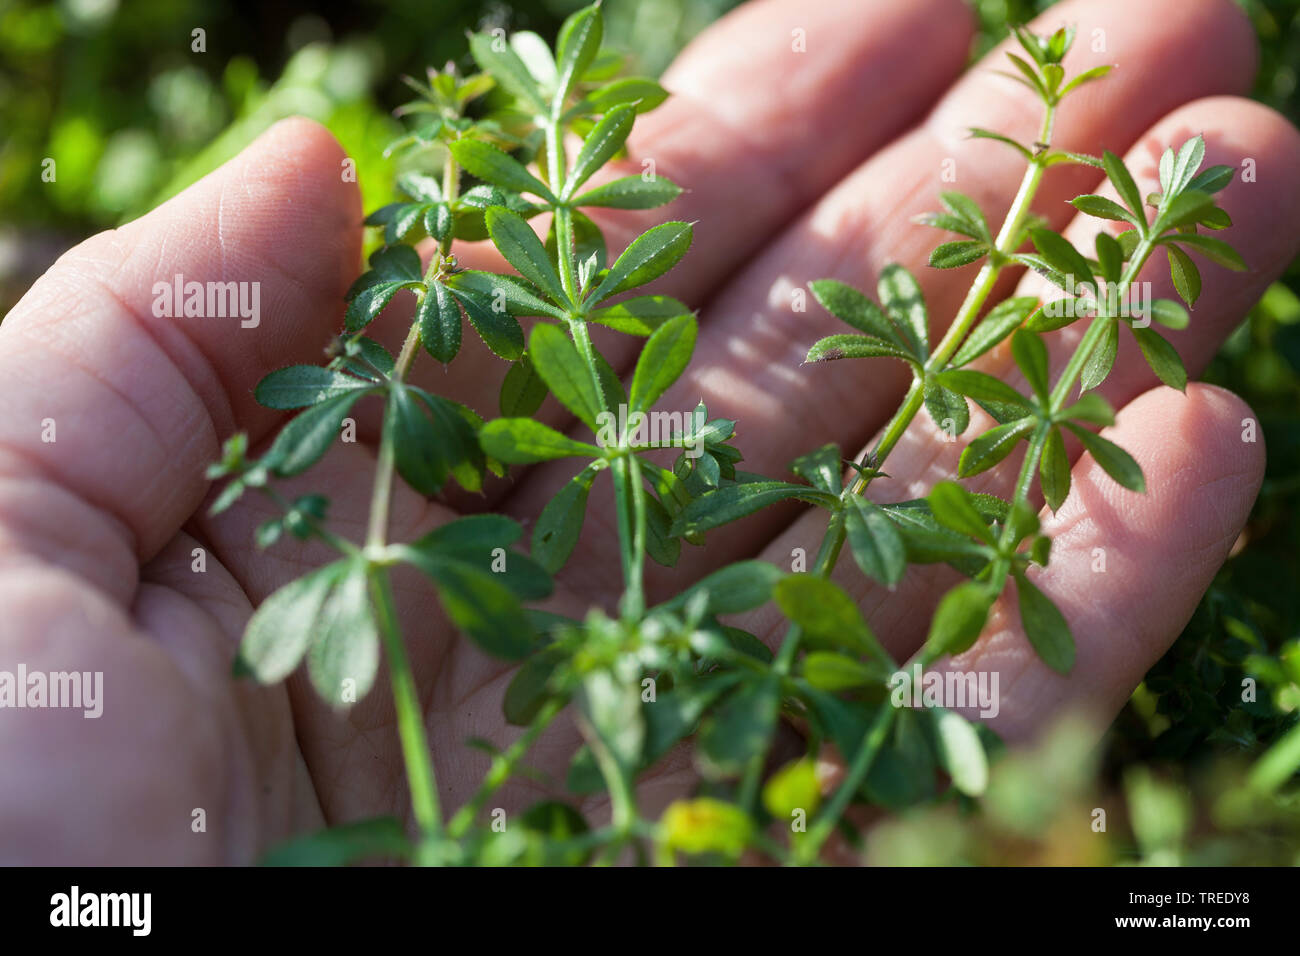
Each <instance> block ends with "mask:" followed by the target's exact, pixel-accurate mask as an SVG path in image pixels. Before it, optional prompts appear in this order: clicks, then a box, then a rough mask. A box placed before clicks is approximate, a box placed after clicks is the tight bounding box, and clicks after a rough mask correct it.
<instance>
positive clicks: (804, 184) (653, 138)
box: [384, 0, 972, 421]
mask: <svg viewBox="0 0 1300 956" xmlns="http://www.w3.org/2000/svg"><path fill="white" fill-rule="evenodd" d="M971 28H972V27H971V18H970V14H969V12H968V11H967V9H966V8H965V5H964V4H962V3H960V2H958V0H918V2H910V3H873V4H867V5H865V6H862V7H860V8H859V7H853V6H851V5H840V4H830V3H825V4H809V3H806V2H804V0H762V2H756V3H748V4H745V5H744V6H742V7H741V8H739V9H738V10H736V11H734V12H733V13H731V14H729V15H728V16H726V17H724V18H723V19H721V20H720V21H718V22H717V23H716V24H714V25H713V26H712V27H710V28H709V29H708V30H706V31H705V32H704V33H703V34H702V35H701V36H699V37H698V38H697V39H696V40H695V41H693V42H692V43H691V45H690V46H689V47H687V49H686V50H685V52H683V53H682V54H681V56H680V57H678V59H677V61H676V62H675V63H674V64H673V65H672V67H670V68H669V70H668V72H667V73H666V74H665V75H664V78H663V83H664V85H665V86H666V87H667V89H668V90H669V91H670V92H671V94H672V95H671V96H670V97H669V99H668V101H667V102H666V103H665V104H664V105H663V106H662V107H661V108H659V109H657V110H655V111H653V112H651V113H647V114H646V115H645V116H644V117H642V118H640V119H638V121H637V124H636V127H635V129H634V130H633V133H632V138H631V140H630V141H629V143H628V153H629V156H628V159H627V160H626V161H624V162H621V163H618V164H615V165H614V166H613V167H611V168H610V169H609V170H608V171H606V172H605V173H604V174H603V175H604V176H605V177H606V178H610V179H612V178H615V177H616V176H626V175H642V174H643V173H645V172H646V171H647V170H651V169H652V170H653V174H654V175H657V176H666V177H667V178H668V179H670V180H672V181H673V182H675V183H677V184H678V185H680V186H682V187H683V188H685V189H686V190H687V191H686V193H685V194H684V195H682V196H681V197H680V198H678V199H677V200H676V201H674V202H673V203H672V204H671V205H669V206H666V207H663V208H660V209H651V210H647V211H645V212H626V211H617V210H615V211H610V210H601V209H591V210H587V212H589V213H590V214H591V217H592V219H594V220H595V221H596V222H597V223H598V224H599V225H600V227H601V228H602V229H603V230H604V231H605V237H606V240H607V242H608V245H609V252H610V255H611V257H612V256H613V255H616V254H617V253H618V252H620V251H621V250H622V249H623V248H624V247H625V246H626V245H627V243H628V242H629V241H630V240H631V239H632V238H634V237H635V236H637V235H639V234H640V233H641V232H643V231H645V230H646V229H648V228H649V227H650V226H653V225H655V224H657V223H660V222H663V221H664V220H665V217H667V218H671V219H676V220H681V221H686V222H694V223H695V224H696V226H695V241H694V244H693V245H692V248H691V252H690V254H689V255H688V256H687V257H686V258H685V259H684V260H683V261H682V263H681V264H680V265H678V266H677V267H676V268H674V269H673V271H672V272H671V273H669V274H668V275H667V276H666V277H665V278H664V279H663V280H661V281H660V282H659V283H656V284H655V285H654V287H653V289H652V291H655V292H659V293H662V294H667V295H672V296H676V297H677V298H680V299H682V300H683V301H685V302H686V303H688V304H689V305H691V306H692V307H695V306H698V305H699V304H701V303H703V302H704V301H706V300H708V299H710V298H711V297H712V296H713V294H714V293H715V292H716V290H717V289H718V288H719V287H720V286H721V284H722V282H723V281H724V280H725V278H726V277H727V276H728V275H729V274H731V272H732V271H734V270H735V269H736V268H737V267H738V266H739V265H740V264H742V263H745V262H747V261H748V260H749V259H750V258H751V257H752V256H753V255H754V254H755V252H756V250H758V249H760V248H761V247H762V246H763V245H764V244H765V243H767V242H768V241H769V240H770V237H771V236H772V235H773V234H775V233H776V232H777V231H779V229H780V228H781V227H782V226H783V225H784V224H785V223H787V222H788V221H789V220H790V219H791V218H792V217H793V216H794V215H796V214H797V213H798V212H799V211H800V210H802V209H803V208H804V207H805V206H806V204H807V203H808V202H810V201H811V200H812V199H813V198H814V197H816V196H818V195H820V194H821V193H822V192H823V191H824V190H825V189H826V188H827V187H829V186H830V185H831V184H832V183H834V182H835V181H836V180H837V179H838V178H839V177H840V176H842V175H844V173H845V172H847V171H848V170H849V169H851V168H853V166H854V165H855V164H856V163H858V162H860V161H861V160H862V159H863V158H864V157H865V156H868V155H870V154H871V153H872V152H873V151H874V150H876V149H878V148H880V147H881V146H883V145H884V144H885V143H887V142H889V140H890V139H892V138H893V137H894V136H896V135H897V134H898V133H899V132H901V131H902V130H903V129H905V128H906V127H907V126H908V125H909V124H911V123H913V122H915V120H916V119H917V118H918V117H919V116H920V115H921V113H922V111H924V110H925V109H926V108H928V107H929V106H930V104H931V103H933V101H934V99H935V98H936V97H937V96H938V95H939V94H940V93H941V92H942V91H943V90H944V89H945V88H946V87H947V85H948V84H949V83H950V82H951V81H952V79H953V77H954V76H956V75H957V74H958V73H959V72H960V71H961V69H962V67H963V65H964V63H965V57H966V51H967V49H968V47H969V43H970V36H971ZM917 36H924V37H925V55H924V56H922V57H918V56H916V55H915V51H914V49H913V45H914V43H915V40H914V38H915V37H917ZM647 164H649V165H647ZM456 252H457V255H458V256H460V257H462V259H463V261H464V263H467V264H472V265H473V266H474V267H475V268H489V269H493V270H495V271H505V272H512V271H513V270H511V269H510V268H509V267H508V266H506V265H505V264H504V262H503V261H502V260H501V258H500V257H499V256H498V255H497V254H496V252H495V251H494V250H492V249H491V248H490V247H489V248H486V249H484V248H482V244H478V245H474V246H470V245H462V244H458V245H457V246H456ZM405 309H406V310H405V311H402V312H399V311H398V310H397V309H394V310H393V311H394V313H395V315H396V317H395V318H394V319H392V320H391V321H389V320H385V322H384V328H385V329H392V328H397V329H398V331H396V332H389V333H387V334H388V335H389V336H390V342H395V343H396V345H400V344H401V338H402V336H404V335H405V330H406V328H407V327H409V325H410V314H411V313H410V305H409V303H408V304H407V305H406V307H405ZM593 332H594V333H595V339H596V345H597V347H598V348H599V349H600V350H601V352H602V354H604V355H605V356H606V358H608V359H609V361H610V362H611V364H613V365H614V367H615V368H621V367H623V366H624V365H625V364H626V362H627V360H628V358H629V357H630V356H631V355H632V354H634V351H635V349H636V348H637V343H636V342H634V341H632V340H630V339H628V338H627V337H625V336H621V335H618V334H616V333H611V332H608V330H605V329H593ZM469 337H472V335H470V336H467V338H469ZM421 364H422V365H423V366H424V367H423V368H417V370H416V372H415V380H416V381H417V382H419V383H420V384H423V385H426V387H430V388H437V389H439V390H440V393H441V394H444V395H446V396H447V397H449V398H454V399H456V400H457V401H460V402H464V403H465V404H467V405H469V406H470V407H471V408H474V409H475V410H476V411H478V412H479V413H480V414H484V415H491V414H495V412H496V409H497V396H498V393H499V391H500V386H501V380H502V378H503V376H504V375H505V371H506V367H507V366H506V364H505V363H504V362H502V361H501V360H500V359H498V358H496V357H495V356H493V355H492V354H491V353H490V352H488V350H487V349H486V348H484V347H482V346H481V345H480V344H478V343H475V344H473V345H470V344H468V343H467V346H466V348H465V351H464V354H462V355H460V356H458V357H457V359H456V361H455V363H454V364H453V365H452V366H451V368H450V371H449V374H445V375H444V374H443V373H442V370H441V369H439V368H436V367H434V366H433V364H432V363H429V362H427V361H426V362H423V363H421ZM554 414H555V417H554V418H553V419H552V421H572V417H571V416H569V415H568V414H567V413H564V412H561V411H560V410H559V409H558V408H556V409H555V410H554Z"/></svg>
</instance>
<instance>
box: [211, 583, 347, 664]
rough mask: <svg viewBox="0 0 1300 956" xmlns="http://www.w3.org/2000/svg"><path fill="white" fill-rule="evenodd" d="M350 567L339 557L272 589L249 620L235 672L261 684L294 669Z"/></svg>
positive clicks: (236, 659) (236, 660)
mask: <svg viewBox="0 0 1300 956" xmlns="http://www.w3.org/2000/svg"><path fill="white" fill-rule="evenodd" d="M347 570H348V563H347V562H346V561H336V562H334V563H333V564H327V565H326V566H325V567H323V568H319V569H317V570H315V571H312V572H311V573H309V574H307V575H305V576H303V577H301V578H297V579H295V580H293V581H290V582H289V583H288V584H286V585H284V586H283V587H281V588H279V589H278V590H276V591H274V592H272V593H271V594H270V596H268V597H267V598H266V600H264V601H263V602H262V603H261V605H260V606H259V607H258V609H257V610H256V611H255V612H254V613H253V616H252V617H251V618H249V620H248V627H247V628H245V630H244V638H243V640H242V641H241V642H240V645H239V655H238V656H237V657H236V658H235V673H236V674H238V675H243V674H247V675H249V676H251V677H254V678H255V679H256V680H257V681H258V682H259V683H262V684H275V683H278V682H279V681H282V680H284V679H285V678H286V677H288V676H289V675H290V674H291V673H293V671H294V669H295V668H296V667H297V666H298V663H299V662H300V661H301V660H302V658H303V655H304V654H306V653H307V648H308V646H309V645H310V644H311V642H312V639H313V638H314V637H315V636H316V620H317V618H318V617H319V615H320V612H321V608H322V607H323V606H324V604H325V601H326V599H327V598H328V597H329V594H330V591H331V590H333V588H334V585H335V584H336V583H337V582H338V580H339V579H340V578H341V577H342V576H343V575H344V574H346V573H347Z"/></svg>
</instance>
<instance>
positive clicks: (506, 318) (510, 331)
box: [451, 288, 524, 362]
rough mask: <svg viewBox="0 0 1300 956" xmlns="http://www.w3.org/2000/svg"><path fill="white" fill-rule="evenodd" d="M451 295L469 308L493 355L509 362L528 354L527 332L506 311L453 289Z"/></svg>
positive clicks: (480, 334) (492, 303)
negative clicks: (526, 344)
mask: <svg viewBox="0 0 1300 956" xmlns="http://www.w3.org/2000/svg"><path fill="white" fill-rule="evenodd" d="M451 294H452V295H453V296H455V298H456V301H458V302H459V303H460V304H461V305H462V306H464V307H465V315H466V317H468V318H469V324H470V325H472V326H474V331H475V332H477V333H478V334H479V338H481V339H482V340H483V344H484V345H486V346H487V347H488V348H489V349H491V350H492V352H493V353H494V354H496V355H498V356H500V357H501V358H503V359H505V360H506V361H507V362H513V361H514V360H515V359H517V358H519V356H521V355H523V354H524V330H523V329H522V328H520V327H519V322H518V321H517V320H516V319H515V317H514V316H513V315H511V314H510V312H509V311H508V310H507V309H505V308H498V307H497V303H495V302H493V301H492V300H490V299H485V298H482V297H480V296H478V295H475V294H472V293H469V292H465V291H463V290H461V289H455V288H453V289H452V290H451Z"/></svg>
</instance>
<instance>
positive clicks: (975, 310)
mask: <svg viewBox="0 0 1300 956" xmlns="http://www.w3.org/2000/svg"><path fill="white" fill-rule="evenodd" d="M1055 118H1056V107H1055V106H1048V107H1047V112H1046V114H1045V115H1044V117H1043V126H1042V131H1041V133H1040V136H1039V142H1041V143H1043V144H1045V145H1044V149H1043V150H1042V151H1041V152H1039V154H1038V155H1036V156H1034V157H1033V158H1032V159H1031V160H1030V161H1029V165H1028V166H1027V167H1026V169H1025V174H1024V176H1023V177H1022V178H1021V180H1020V188H1019V189H1017V190H1016V196H1015V199H1013V200H1012V201H1011V207H1010V208H1009V209H1008V210H1007V215H1006V218H1005V219H1003V220H1002V228H1001V229H999V230H998V234H997V238H996V239H995V240H994V251H993V253H992V254H990V255H989V257H988V258H987V259H986V260H985V261H984V265H983V266H981V267H980V271H979V274H978V275H976V276H975V282H974V283H973V284H972V285H971V287H970V291H968V292H967V293H966V298H965V299H963V300H962V304H961V308H959V309H958V310H957V315H956V316H955V317H954V318H953V320H952V324H951V325H949V326H948V331H947V332H945V333H944V335H943V338H941V339H940V340H939V344H938V345H936V346H935V348H934V350H933V352H932V353H931V354H930V357H929V359H928V360H927V361H926V363H925V368H924V369H923V370H921V374H920V375H918V376H916V377H914V378H913V379H912V384H911V386H910V387H909V388H908V390H907V395H906V396H905V397H904V399H903V404H902V405H901V406H899V409H898V411H897V412H895V413H894V417H893V418H891V419H890V421H889V424H888V425H886V426H885V431H884V432H883V433H882V435H881V437H880V440H879V441H878V442H877V443H876V445H875V447H874V448H873V449H872V450H871V466H872V467H873V468H880V467H881V466H882V465H883V464H884V462H885V459H886V458H888V457H889V453H890V452H892V451H893V450H894V446H895V445H897V444H898V442H899V440H900V439H901V438H902V437H903V434H904V433H905V432H906V431H907V428H908V426H909V425H911V424H912V419H914V418H915V417H916V415H917V412H919V411H920V410H921V405H922V404H923V402H924V398H925V391H924V376H925V375H929V374H933V373H936V372H940V371H942V370H943V368H944V366H945V365H947V364H948V361H949V359H951V358H952V357H953V356H954V355H956V354H957V350H958V349H959V348H961V344H962V342H964V341H965V340H966V336H967V335H969V334H970V330H971V329H972V328H973V327H974V325H975V322H976V320H978V319H979V314H980V310H981V309H982V308H983V307H984V303H985V302H986V301H987V300H988V297H989V295H990V294H991V293H992V292H993V288H994V287H995V286H996V285H997V281H998V276H999V275H1000V274H1001V272H1002V269H1003V268H1004V267H1005V265H1006V257H1007V256H1009V255H1011V254H1012V253H1014V252H1015V251H1016V246H1018V245H1019V243H1020V232H1021V230H1022V229H1023V228H1024V224H1025V219H1026V218H1028V216H1029V211H1030V208H1031V206H1032V204H1033V201H1034V196H1035V195H1036V194H1037V192H1038V187H1039V186H1040V185H1041V184H1042V181H1043V173H1044V171H1045V170H1046V168H1047V167H1046V166H1044V165H1043V161H1042V157H1043V156H1045V155H1046V154H1047V149H1046V145H1047V144H1050V142H1051V137H1052V127H1053V125H1054V122H1055ZM870 483H871V479H869V478H864V477H863V476H861V475H859V476H858V477H857V480H856V481H855V482H854V485H853V493H854V494H859V495H860V494H862V493H863V492H865V491H866V490H867V485H869V484H870Z"/></svg>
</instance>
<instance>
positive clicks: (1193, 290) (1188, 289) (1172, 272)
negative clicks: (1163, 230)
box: [1165, 243, 1201, 308]
mask: <svg viewBox="0 0 1300 956" xmlns="http://www.w3.org/2000/svg"><path fill="white" fill-rule="evenodd" d="M1165 252H1166V253H1167V254H1168V256H1169V276H1170V278H1171V279H1173V282H1174V289H1175V290H1176V291H1177V292H1178V295H1179V297H1180V298H1181V299H1182V300H1183V301H1184V302H1186V303H1187V305H1188V307H1189V308H1190V307H1191V306H1194V305H1196V300H1197V299H1199V298H1200V297H1201V271H1200V270H1199V269H1197V268H1196V263H1195V262H1193V261H1192V259H1191V257H1190V256H1189V255H1188V254H1187V253H1185V252H1183V250H1182V249H1180V248H1179V247H1178V246H1176V245H1174V244H1173V243H1170V244H1168V245H1167V246H1165Z"/></svg>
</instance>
